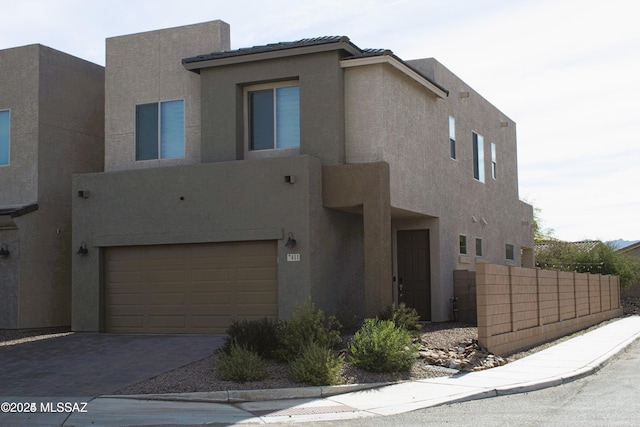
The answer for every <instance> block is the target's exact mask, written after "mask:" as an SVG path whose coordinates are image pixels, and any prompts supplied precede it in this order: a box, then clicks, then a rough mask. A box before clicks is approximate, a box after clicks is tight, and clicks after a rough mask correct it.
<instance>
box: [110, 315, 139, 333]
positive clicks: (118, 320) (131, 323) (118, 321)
mask: <svg viewBox="0 0 640 427" xmlns="http://www.w3.org/2000/svg"><path fill="white" fill-rule="evenodd" d="M111 327H112V328H113V329H114V332H116V331H115V329H119V328H126V329H134V328H137V329H141V328H143V327H144V316H141V315H131V316H117V315H114V316H113V318H112V319H111Z"/></svg>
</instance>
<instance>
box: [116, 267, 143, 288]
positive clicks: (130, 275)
mask: <svg viewBox="0 0 640 427" xmlns="http://www.w3.org/2000/svg"><path fill="white" fill-rule="evenodd" d="M116 268H118V267H116ZM108 280H109V282H111V283H112V284H116V283H141V282H144V280H145V273H144V271H140V270H139V267H136V270H135V271H126V270H124V269H122V267H120V270H118V271H113V272H111V273H110V274H109V278H108Z"/></svg>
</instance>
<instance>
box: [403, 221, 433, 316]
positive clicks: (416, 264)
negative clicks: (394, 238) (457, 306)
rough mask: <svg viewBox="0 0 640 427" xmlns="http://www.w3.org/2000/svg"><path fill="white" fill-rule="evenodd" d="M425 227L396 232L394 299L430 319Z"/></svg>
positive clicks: (427, 243) (426, 233)
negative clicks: (396, 256)
mask: <svg viewBox="0 0 640 427" xmlns="http://www.w3.org/2000/svg"><path fill="white" fill-rule="evenodd" d="M429 260H430V256H429V230H403V231H398V297H399V298H398V300H399V302H403V303H405V304H406V306H407V307H411V308H415V309H416V311H417V312H418V314H419V315H420V320H431V265H430V261H429Z"/></svg>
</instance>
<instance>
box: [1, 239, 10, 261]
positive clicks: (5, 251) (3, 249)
mask: <svg viewBox="0 0 640 427" xmlns="http://www.w3.org/2000/svg"><path fill="white" fill-rule="evenodd" d="M9 254H10V252H9V246H7V244H6V243H3V244H2V245H0V258H6V257H8V256H9Z"/></svg>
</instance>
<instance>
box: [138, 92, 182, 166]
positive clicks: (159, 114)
mask: <svg viewBox="0 0 640 427" xmlns="http://www.w3.org/2000/svg"><path fill="white" fill-rule="evenodd" d="M174 101H182V116H183V123H182V143H183V145H182V156H179V157H162V132H161V129H162V104H163V103H166V102H174ZM149 104H156V106H157V111H158V141H157V142H158V157H156V158H154V159H142V160H138V159H137V150H138V146H137V144H138V118H137V115H136V110H137V108H138V106H141V105H149ZM186 110H187V107H186V101H185V100H184V98H177V99H163V100H162V101H150V102H141V103H139V104H136V105H135V108H134V117H133V123H134V124H133V127H134V135H133V144H134V146H133V156H134V159H135V161H136V162H149V161H158V160H163V161H170V160H175V159H184V158H185V156H186V151H187V132H186V126H187V117H186V116H187V113H186Z"/></svg>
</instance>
